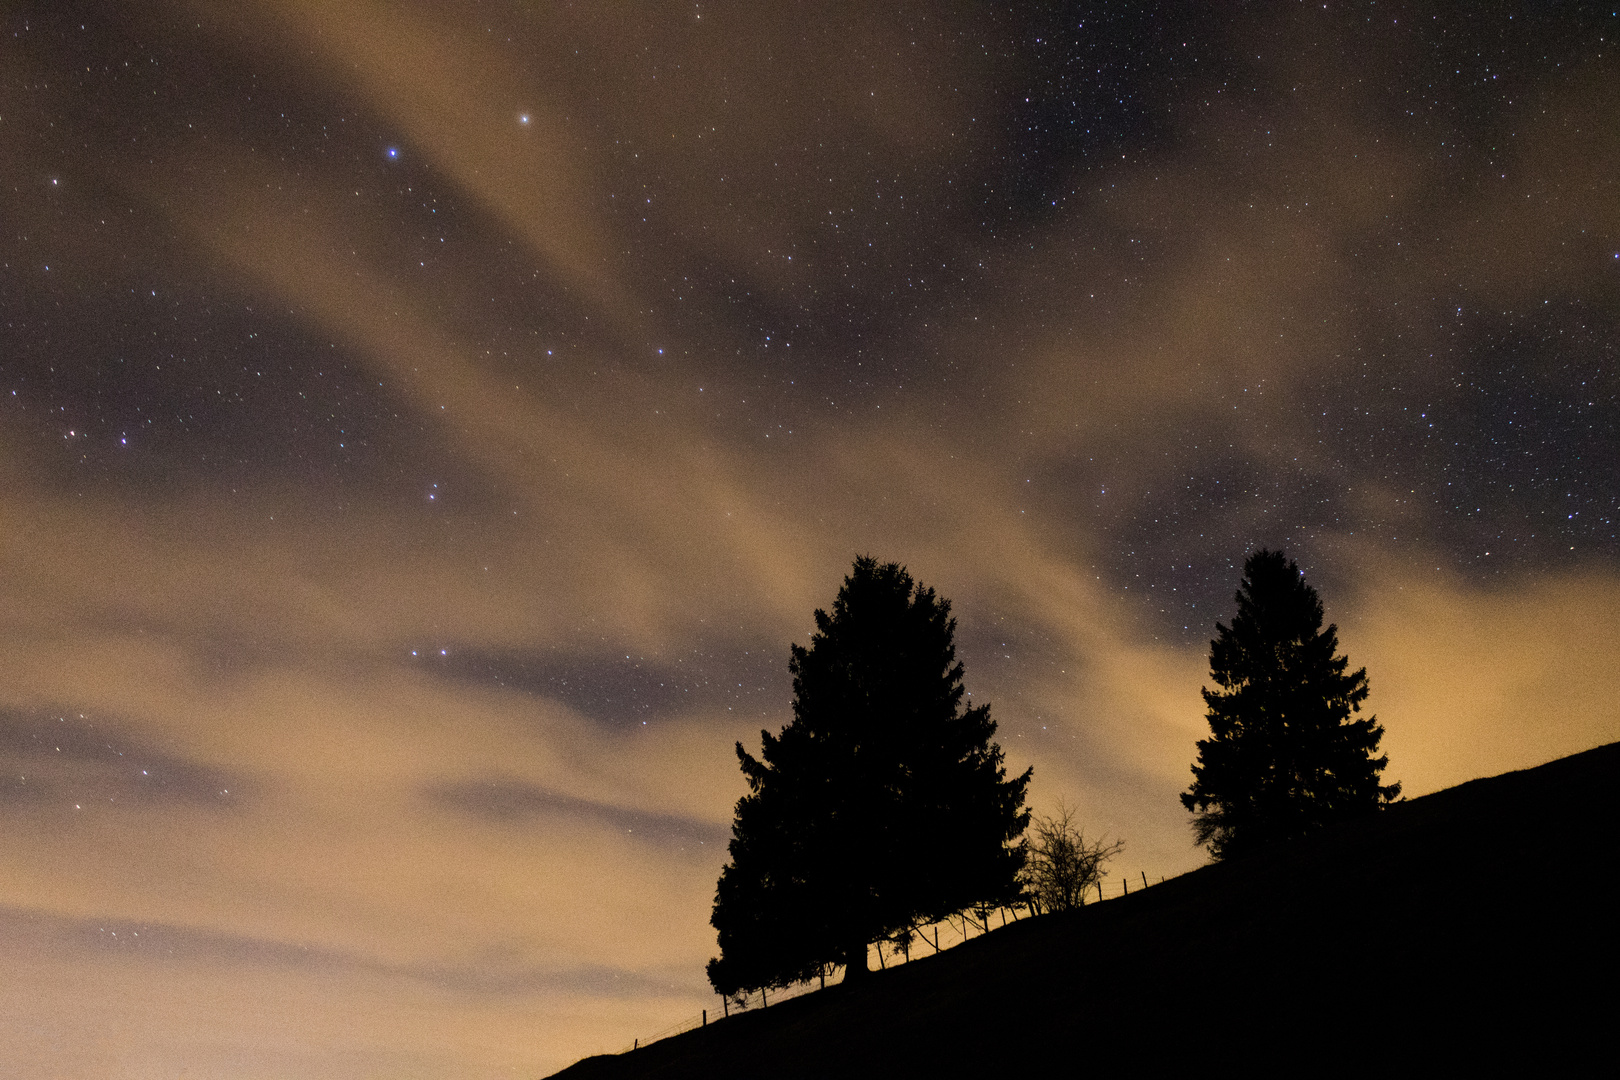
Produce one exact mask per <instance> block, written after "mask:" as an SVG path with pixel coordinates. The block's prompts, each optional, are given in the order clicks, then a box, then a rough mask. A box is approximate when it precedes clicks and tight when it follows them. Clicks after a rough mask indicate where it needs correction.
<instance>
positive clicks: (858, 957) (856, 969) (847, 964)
mask: <svg viewBox="0 0 1620 1080" xmlns="http://www.w3.org/2000/svg"><path fill="white" fill-rule="evenodd" d="M866 946H867V942H864V941H863V942H861V943H860V944H859V945H853V944H852V945H850V946H849V949H848V951H847V952H845V953H844V981H845V982H849V981H850V980H851V979H856V980H859V979H864V978H866V977H867V976H868V975H870V974H871V972H870V971H869V970H868V969H867V967H866Z"/></svg>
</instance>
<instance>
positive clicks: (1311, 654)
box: [1181, 550, 1401, 859]
mask: <svg viewBox="0 0 1620 1080" xmlns="http://www.w3.org/2000/svg"><path fill="white" fill-rule="evenodd" d="M1237 604H1238V610H1237V615H1236V616H1235V617H1234V618H1233V619H1232V625H1231V626H1230V627H1227V626H1223V625H1221V624H1220V623H1216V624H1215V631H1216V637H1215V640H1214V641H1211V642H1210V652H1209V673H1210V677H1211V678H1212V679H1213V680H1214V681H1215V684H1216V687H1217V688H1216V689H1214V690H1210V689H1207V688H1206V689H1205V690H1204V703H1205V704H1206V705H1207V706H1208V708H1209V712H1208V719H1209V728H1210V737H1209V738H1208V739H1202V740H1200V741H1199V743H1198V761H1197V762H1196V763H1195V764H1194V765H1193V768H1192V771H1193V785H1192V789H1191V790H1190V791H1187V792H1185V793H1184V794H1183V795H1182V796H1181V801H1182V804H1183V805H1184V806H1186V808H1187V809H1188V810H1191V811H1193V815H1194V817H1193V826H1194V831H1195V833H1196V835H1197V838H1198V843H1200V844H1203V845H1205V846H1206V847H1208V848H1209V852H1210V854H1211V855H1212V856H1214V857H1215V858H1217V859H1225V858H1230V857H1232V856H1235V855H1242V854H1245V853H1247V852H1249V851H1253V850H1255V849H1257V848H1261V847H1264V846H1267V845H1269V844H1273V843H1276V842H1278V841H1281V840H1288V839H1292V838H1295V837H1299V836H1305V835H1308V834H1310V833H1312V832H1314V831H1316V830H1318V829H1320V828H1321V827H1322V826H1324V825H1326V824H1328V823H1329V822H1331V821H1336V820H1340V819H1343V818H1346V817H1352V816H1355V815H1358V814H1366V813H1370V812H1372V811H1375V810H1377V809H1378V808H1380V807H1381V806H1383V805H1385V804H1386V803H1389V802H1392V801H1393V800H1394V799H1395V798H1397V797H1398V796H1399V795H1400V792H1401V786H1400V785H1399V784H1388V785H1380V783H1379V779H1380V775H1381V774H1382V772H1383V770H1384V767H1385V766H1386V765H1388V764H1389V758H1388V756H1387V755H1386V756H1381V757H1374V756H1373V755H1375V754H1377V753H1378V743H1379V740H1380V739H1382V738H1383V734H1384V729H1383V728H1382V727H1381V726H1380V725H1379V724H1378V720H1377V717H1374V716H1367V717H1357V715H1356V714H1358V713H1359V712H1360V711H1361V705H1362V703H1363V702H1364V701H1366V699H1367V691H1368V686H1367V669H1366V668H1361V669H1360V670H1358V671H1355V672H1348V671H1347V669H1348V668H1349V665H1350V661H1349V658H1348V657H1345V656H1339V655H1337V653H1338V648H1339V637H1338V627H1337V626H1335V625H1332V624H1329V625H1328V628H1327V629H1326V630H1323V629H1322V601H1321V599H1320V598H1318V596H1317V595H1316V590H1315V589H1313V588H1311V587H1310V586H1309V585H1307V584H1305V580H1304V577H1303V575H1301V574H1300V571H1299V567H1298V566H1296V565H1295V564H1294V563H1293V562H1291V561H1289V560H1288V558H1287V557H1286V556H1285V555H1283V553H1282V552H1280V551H1266V550H1261V551H1257V552H1255V553H1254V554H1253V555H1251V556H1249V559H1248V561H1247V562H1246V563H1245V564H1244V567H1243V584H1242V587H1241V588H1240V589H1239V590H1238V594H1237Z"/></svg>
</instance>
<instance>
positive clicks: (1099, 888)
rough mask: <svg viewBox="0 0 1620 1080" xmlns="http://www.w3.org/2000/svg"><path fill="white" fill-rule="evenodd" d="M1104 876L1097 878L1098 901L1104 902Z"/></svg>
mask: <svg viewBox="0 0 1620 1080" xmlns="http://www.w3.org/2000/svg"><path fill="white" fill-rule="evenodd" d="M1102 898H1103V894H1102V878H1098V879H1097V903H1099V904H1100V903H1102Z"/></svg>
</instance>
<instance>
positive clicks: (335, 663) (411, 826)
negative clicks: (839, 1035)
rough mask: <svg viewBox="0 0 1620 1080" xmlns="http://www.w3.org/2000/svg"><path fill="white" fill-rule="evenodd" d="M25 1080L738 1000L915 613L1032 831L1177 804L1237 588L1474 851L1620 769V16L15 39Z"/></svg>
mask: <svg viewBox="0 0 1620 1080" xmlns="http://www.w3.org/2000/svg"><path fill="white" fill-rule="evenodd" d="M0 11H3V15H0V18H3V22H0V29H3V38H0V50H3V51H0V559H3V564H0V567H3V568H0V627H3V634H4V642H5V649H4V660H3V663H0V836H3V837H4V840H3V841H0V959H3V962H4V965H5V967H6V969H7V971H8V973H9V974H8V976H7V977H6V979H4V980H3V981H0V1030H3V1031H4V1032H5V1042H6V1047H7V1049H6V1057H7V1058H8V1060H9V1062H10V1064H11V1066H12V1067H14V1068H17V1069H19V1070H20V1073H21V1074H29V1075H45V1074H46V1073H51V1074H56V1073H61V1074H63V1075H75V1076H82V1077H103V1076H105V1077H112V1076H118V1077H147V1076H152V1077H157V1076H173V1075H178V1074H180V1073H181V1072H182V1071H184V1070H190V1072H188V1073H187V1075H228V1076H232V1077H248V1078H259V1077H265V1078H268V1077H281V1076H288V1075H303V1076H323V1077H340V1078H341V1077H351V1076H352V1077H360V1076H371V1075H389V1076H398V1077H412V1076H422V1077H430V1076H431V1077H485V1076H510V1075H519V1076H527V1075H537V1074H539V1073H542V1072H545V1071H549V1070H551V1069H555V1068H560V1067H562V1066H563V1065H566V1064H568V1063H569V1062H570V1061H572V1060H574V1059H575V1058H577V1057H579V1056H581V1055H584V1054H587V1053H592V1052H598V1051H616V1050H619V1049H621V1048H622V1047H624V1046H627V1045H628V1044H629V1042H630V1040H631V1039H632V1038H633V1037H645V1036H647V1035H650V1034H652V1033H654V1032H656V1031H658V1030H660V1029H662V1028H664V1027H666V1026H668V1025H669V1024H672V1023H675V1022H677V1021H680V1020H683V1019H685V1018H687V1017H688V1016H695V1015H696V1014H697V1013H698V1010H699V1009H702V1008H705V1007H710V1008H713V1007H715V1006H717V1005H718V999H716V998H715V997H713V995H712V993H711V992H710V991H709V988H708V986H707V983H706V981H705V978H704V975H703V964H704V962H705V961H706V960H707V959H708V958H709V957H710V956H712V955H714V953H715V942H714V933H713V930H712V929H711V928H710V927H709V925H708V916H709V908H710V904H711V902H712V899H713V895H714V884H715V879H716V877H717V875H718V872H719V869H720V866H721V864H722V862H723V861H724V859H725V842H726V840H727V837H728V835H729V826H730V820H731V812H732V807H733V805H734V803H735V801H736V799H737V798H738V797H739V796H740V795H741V794H742V793H743V790H744V783H743V779H742V775H741V773H740V771H739V770H738V768H737V763H736V758H735V755H734V753H733V750H732V744H733V743H734V742H736V741H737V740H739V739H740V740H742V741H743V742H744V743H745V744H747V745H748V746H749V747H750V748H751V749H753V750H755V751H757V749H758V740H759V731H760V729H761V728H765V727H768V728H771V729H772V730H775V729H777V728H779V727H780V726H781V725H782V724H784V723H785V722H786V721H787V720H788V719H789V717H790V715H791V711H790V704H791V687H790V680H789V675H788V671H787V662H788V649H789V645H790V644H791V643H794V642H797V643H799V644H808V642H809V638H810V635H811V633H812V631H813V620H812V613H813V611H814V609H815V608H817V607H818V606H820V607H828V606H830V605H831V603H832V600H833V597H834V595H835V594H836V592H837V589H838V587H839V584H840V583H841V581H842V578H843V575H844V574H845V573H847V572H848V571H849V568H850V565H851V563H852V562H853V560H854V558H855V556H856V555H858V554H868V553H869V554H872V555H874V556H876V557H878V558H879V559H880V560H884V561H889V560H892V561H898V562H901V563H904V564H905V565H906V566H907V567H908V568H909V569H910V571H911V572H912V574H913V575H914V576H916V577H917V578H918V579H919V580H921V581H922V582H924V583H925V584H927V585H930V586H933V587H934V588H936V589H937V590H938V591H939V593H940V594H941V595H942V596H944V597H947V598H949V599H950V601H951V602H952V605H953V612H954V614H955V615H956V617H957V619H958V645H959V649H960V655H961V659H962V660H963V661H964V662H965V664H966V685H967V688H968V690H969V691H971V692H972V694H973V695H974V701H976V702H977V701H985V700H988V701H990V702H991V703H992V708H993V715H994V716H995V718H996V719H997V720H998V722H999V724H1000V732H999V736H998V738H999V741H1000V742H1001V744H1002V746H1003V747H1004V748H1005V750H1006V753H1007V759H1008V765H1009V768H1010V770H1011V771H1013V772H1021V771H1022V770H1023V769H1024V768H1025V767H1027V766H1030V765H1033V766H1034V770H1035V771H1034V780H1033V783H1032V786H1031V789H1030V791H1031V803H1032V806H1033V807H1034V809H1036V810H1037V811H1042V812H1049V811H1050V810H1051V809H1053V808H1054V807H1055V805H1056V803H1057V800H1059V799H1062V800H1064V801H1065V803H1067V804H1068V805H1070V806H1072V807H1074V808H1076V809H1077V811H1078V816H1079V818H1080V820H1081V821H1083V822H1084V823H1085V825H1086V827H1087V830H1088V834H1090V835H1096V836H1107V837H1109V838H1114V837H1118V838H1122V839H1123V840H1124V841H1125V844H1126V847H1125V853H1124V855H1123V856H1121V860H1120V861H1119V862H1118V863H1117V864H1116V876H1115V878H1114V879H1113V880H1114V881H1117V879H1118V873H1119V872H1121V871H1123V872H1127V873H1130V874H1131V875H1132V876H1133V877H1134V876H1135V875H1137V874H1139V873H1145V874H1146V875H1148V876H1149V877H1153V878H1157V877H1158V876H1160V875H1164V876H1169V875H1171V874H1175V873H1180V872H1183V871H1186V870H1189V869H1192V868H1194V867H1196V866H1198V865H1200V864H1201V863H1202V862H1203V861H1204V857H1203V854H1202V852H1201V851H1200V850H1198V849H1195V848H1194V847H1193V843H1192V832H1191V829H1190V826H1189V820H1188V815H1187V813H1186V812H1185V811H1184V810H1183V809H1182V807H1181V806H1180V804H1179V803H1178V801H1177V799H1176V795H1177V793H1178V792H1180V791H1182V790H1185V789H1186V787H1187V786H1188V784H1189V783H1190V781H1191V774H1190V771H1189V767H1190V765H1191V763H1192V760H1193V757H1194V747H1193V744H1194V741H1195V740H1196V739H1197V738H1199V737H1200V735H1201V734H1204V733H1206V732H1207V726H1206V725H1205V722H1204V719H1203V706H1202V701H1201V699H1200V697H1199V689H1200V687H1201V686H1203V685H1205V684H1206V683H1207V682H1208V655H1207V654H1208V647H1209V644H1208V643H1209V639H1210V638H1211V637H1212V636H1213V635H1214V633H1215V623H1216V621H1217V620H1225V619H1228V618H1230V616H1231V614H1232V612H1233V610H1234V607H1235V605H1234V602H1233V593H1234V592H1235V590H1236V589H1237V586H1238V579H1239V574H1240V569H1241V566H1242V563H1243V560H1244V557H1245V556H1246V555H1247V554H1248V553H1249V552H1250V551H1251V550H1253V549H1254V548H1256V547H1259V546H1270V547H1281V548H1282V549H1284V550H1286V551H1287V553H1288V554H1289V555H1290V556H1291V557H1293V558H1295V559H1296V560H1297V561H1298V562H1299V565H1300V567H1301V568H1302V569H1303V570H1304V571H1305V572H1306V574H1307V579H1308V580H1309V581H1310V582H1312V583H1313V584H1314V585H1315V586H1316V587H1317V588H1318V590H1319V591H1320V592H1321V594H1322V597H1323V600H1324V603H1325V605H1326V608H1327V617H1328V619H1329V620H1330V621H1333V622H1336V623H1337V624H1338V627H1339V635H1340V643H1341V646H1342V648H1343V650H1344V651H1345V652H1346V653H1347V654H1348V655H1349V657H1350V659H1351V663H1352V666H1353V667H1359V666H1362V665H1366V667H1367V669H1368V675H1369V678H1370V682H1371V687H1372V695H1371V697H1370V699H1369V702H1368V704H1369V706H1370V707H1371V708H1372V710H1373V711H1374V712H1375V713H1376V714H1377V716H1378V717H1379V719H1380V721H1381V722H1382V723H1383V724H1384V726H1385V728H1386V735H1385V739H1384V750H1385V751H1387V752H1388V754H1389V757H1390V766H1389V769H1388V771H1387V772H1386V774H1385V780H1386V781H1400V782H1402V783H1403V785H1404V787H1405V792H1406V793H1407V794H1408V795H1421V794H1424V793H1426V792H1430V791H1434V790H1437V789H1439V788H1442V787H1445V786H1448V785H1451V784H1455V783H1458V782H1461V781H1463V780H1466V779H1470V778H1472V777H1475V776H1480V775H1486V774H1490V773H1495V772H1500V771H1503V770H1506V769H1511V768H1518V767H1524V766H1528V765H1533V764H1537V763H1540V762H1543V761H1546V760H1549V759H1551V758H1554V757H1557V756H1561V755H1563V754H1566V753H1571V752H1574V751H1578V750H1581V749H1585V748H1587V747H1590V746H1594V745H1597V744H1600V743H1603V742H1608V741H1612V740H1614V739H1616V738H1620V712H1617V710H1616V708H1615V705H1614V702H1615V700H1616V698H1617V695H1620V667H1617V665H1616V663H1615V661H1616V657H1617V656H1620V624H1617V622H1616V619H1615V616H1614V612H1615V611H1616V610H1617V609H1620V527H1617V525H1616V516H1617V514H1620V54H1617V50H1616V42H1615V39H1616V37H1617V36H1620V17H1617V16H1616V15H1615V13H1614V11H1613V10H1612V9H1611V8H1599V7H1597V6H1594V5H1589V4H1580V3H1565V4H1552V3H1534V4H1422V3H1370V2H1367V3H1353V4H1352V3H1340V2H1330V3H1327V4H1322V3H1301V4H1295V3H1251V4H1222V5H1209V4H1204V3H1192V2H1189V3H1186V4H1175V3H1164V4H1134V3H1129V4H1117V5H1116V4H1108V3H1075V4H1040V3H1030V4H1017V5H1006V4H990V3H985V4H978V5H967V4H920V3H919V4H910V5H898V6H889V5H873V4H867V3H848V4H824V5H818V6H814V7H812V6H808V5H790V6H771V5H761V4H735V3H708V2H704V3H698V4H693V3H674V2H670V3H654V2H648V3H642V4H635V5H631V4H606V3H585V2H579V3H566V2H556V3H481V4H479V3H446V2H435V3H427V2H413V3H406V2H395V3H387V4H384V3H380V2H376V0H344V2H343V3H322V2H318V0H244V2H242V3H237V4H231V5H218V4H210V3H201V2H196V3H190V4H186V3H178V2H167V0H164V2H145V3H138V4H137V3H127V4H125V3H116V2H102V3H84V4H74V3H64V2H51V3H43V2H34V3H30V2H27V0H24V2H21V3H16V4H9V5H6V6H5V7H4V8H3V9H0Z"/></svg>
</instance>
